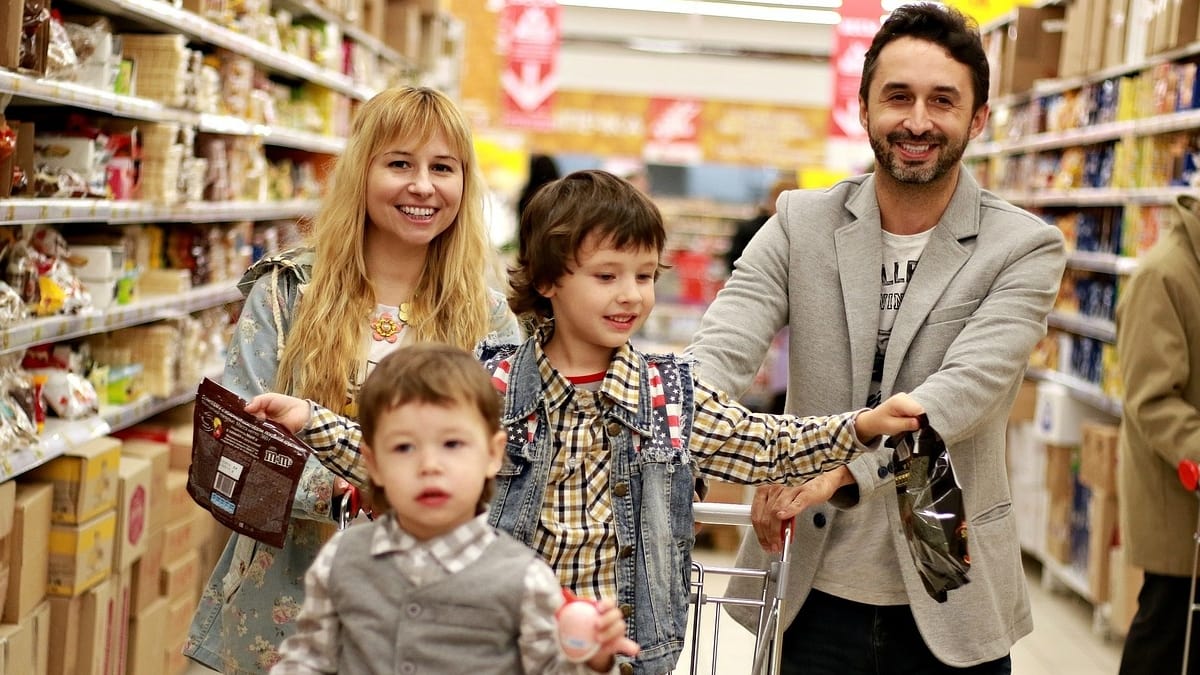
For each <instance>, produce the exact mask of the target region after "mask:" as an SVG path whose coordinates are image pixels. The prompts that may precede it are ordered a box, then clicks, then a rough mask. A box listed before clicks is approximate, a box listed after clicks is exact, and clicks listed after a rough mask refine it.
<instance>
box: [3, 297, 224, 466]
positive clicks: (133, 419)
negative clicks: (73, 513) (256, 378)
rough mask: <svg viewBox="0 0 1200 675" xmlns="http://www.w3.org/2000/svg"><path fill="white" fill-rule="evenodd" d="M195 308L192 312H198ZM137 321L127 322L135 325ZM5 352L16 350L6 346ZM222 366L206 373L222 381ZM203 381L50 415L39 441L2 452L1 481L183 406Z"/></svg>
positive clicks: (215, 365)
mask: <svg viewBox="0 0 1200 675" xmlns="http://www.w3.org/2000/svg"><path fill="white" fill-rule="evenodd" d="M233 292H234V294H235V295H237V296H238V297H240V294H238V293H237V291H236V290H234V291H233ZM218 299H220V296H219V295H217V294H212V296H211V300H212V302H213V303H214V304H209V305H206V306H204V307H201V306H197V307H195V309H204V308H205V307H210V306H216V305H218V304H222V303H221V302H217V300H218ZM225 301H228V300H225ZM195 309H193V310H192V311H195ZM155 320H157V319H155V318H151V319H148V321H155ZM134 323H138V322H134ZM134 323H130V324H127V325H134ZM142 323H144V322H142ZM97 332H103V331H91V332H90V333H85V334H91V333H97ZM6 338H7V332H6ZM5 351H12V350H11V349H6V350H5ZM221 369H222V364H221V363H219V362H217V363H211V364H208V366H207V367H206V368H205V375H204V376H205V377H208V378H210V379H214V380H219V379H220V374H221ZM199 384H200V383H199V382H196V383H193V384H191V385H189V386H188V387H187V388H185V389H183V390H181V391H179V392H177V393H175V394H174V395H172V396H168V397H165V398H160V397H157V396H150V395H144V396H141V397H140V398H138V399H137V400H135V401H131V402H129V403H125V404H122V405H112V406H103V407H102V408H101V409H100V412H99V413H98V414H96V415H89V416H87V417H84V418H81V419H77V420H64V419H59V418H55V417H50V418H47V419H46V426H45V428H44V429H43V431H42V433H41V435H40V436H39V439H38V442H37V443H34V444H33V445H30V446H27V447H24V448H21V449H19V450H16V451H15V452H10V453H0V482H4V481H6V480H9V479H10V478H14V477H16V476H19V475H21V474H22V473H25V472H26V471H29V470H31V469H34V468H36V467H38V466H40V465H42V464H45V463H46V462H48V461H50V460H52V459H54V458H55V457H58V456H59V455H61V454H63V453H64V452H66V451H67V450H68V449H70V448H71V447H74V446H78V445H81V444H83V443H86V442H88V441H90V440H93V439H96V438H100V437H101V436H106V435H108V434H111V433H112V432H114V431H119V430H121V429H124V428H126V427H130V426H133V425H134V424H137V423H138V422H141V421H142V420H145V419H147V418H150V417H153V416H154V415H157V414H158V413H160V412H163V411H166V410H170V409H171V408H174V407H176V406H179V405H183V404H184V403H187V402H188V401H191V400H192V399H193V398H195V397H196V387H197V386H199Z"/></svg>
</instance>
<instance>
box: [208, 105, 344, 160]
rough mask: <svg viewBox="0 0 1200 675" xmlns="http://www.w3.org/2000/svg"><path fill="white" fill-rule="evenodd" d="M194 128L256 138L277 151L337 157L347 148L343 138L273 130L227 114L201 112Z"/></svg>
mask: <svg viewBox="0 0 1200 675" xmlns="http://www.w3.org/2000/svg"><path fill="white" fill-rule="evenodd" d="M196 126H197V128H198V129H199V130H200V131H207V132H208V133H212V134H228V135H232V136H259V137H261V138H262V139H263V143H265V144H266V145H272V146H275V147H280V148H294V149H296V150H307V151H308V152H320V153H324V154H327V155H336V154H339V153H341V152H342V151H343V150H345V149H346V139H344V138H341V137H338V136H325V135H322V134H315V133H313V132H311V131H301V130H299V129H287V128H283V127H273V126H270V125H267V124H258V123H256V122H250V121H247V120H243V119H241V118H238V117H230V116H229V115H214V114H211V113H200V114H198V115H197V123H196Z"/></svg>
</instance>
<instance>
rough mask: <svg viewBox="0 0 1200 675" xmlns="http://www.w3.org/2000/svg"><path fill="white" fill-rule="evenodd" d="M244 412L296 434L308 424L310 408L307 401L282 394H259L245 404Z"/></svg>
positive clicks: (310, 413)
mask: <svg viewBox="0 0 1200 675" xmlns="http://www.w3.org/2000/svg"><path fill="white" fill-rule="evenodd" d="M246 412H248V413H250V414H251V415H254V416H255V417H257V418H258V419H260V420H265V419H269V420H271V421H272V422H275V423H277V424H281V425H283V426H284V427H286V428H287V430H288V431H290V432H292V433H293V434H294V433H298V432H299V431H300V430H301V429H303V428H304V427H305V425H307V424H308V418H309V417H311V416H312V406H310V405H309V403H308V401H305V400H304V399H302V398H296V397H294V396H287V395H284V394H259V395H258V396H255V397H254V398H252V399H250V402H249V403H247V404H246Z"/></svg>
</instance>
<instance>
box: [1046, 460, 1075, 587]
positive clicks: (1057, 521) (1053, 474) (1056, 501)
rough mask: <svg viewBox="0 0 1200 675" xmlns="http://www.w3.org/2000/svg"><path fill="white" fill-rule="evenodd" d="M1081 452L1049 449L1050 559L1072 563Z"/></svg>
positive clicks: (1047, 552)
mask: <svg viewBox="0 0 1200 675" xmlns="http://www.w3.org/2000/svg"><path fill="white" fill-rule="evenodd" d="M1077 458H1078V448H1075V447H1073V446H1059V445H1047V446H1046V538H1045V542H1046V550H1045V553H1046V555H1048V556H1049V557H1051V558H1052V559H1054V560H1057V561H1058V562H1061V563H1064V564H1070V562H1071V516H1072V513H1073V509H1072V504H1073V500H1074V497H1075V489H1074V486H1075V466H1076V463H1077Z"/></svg>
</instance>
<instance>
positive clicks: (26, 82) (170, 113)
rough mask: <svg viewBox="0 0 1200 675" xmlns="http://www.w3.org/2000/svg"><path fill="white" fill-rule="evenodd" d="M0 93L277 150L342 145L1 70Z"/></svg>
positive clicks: (334, 149) (329, 149)
mask: <svg viewBox="0 0 1200 675" xmlns="http://www.w3.org/2000/svg"><path fill="white" fill-rule="evenodd" d="M0 93H9V94H13V95H14V96H15V97H17V99H18V100H17V104H18V105H20V104H23V103H53V104H59V105H67V106H72V107H76V108H86V109H88V110H95V111H97V112H102V113H108V114H110V115H114V116H117V117H122V118H129V119H135V120H145V121H148V122H170V123H174V124H184V125H189V126H194V127H197V128H198V129H199V130H200V131H206V132H209V133H213V134H229V135H234V136H259V137H261V138H262V139H263V143H266V144H267V145H273V146H277V147H282V148H294V149H297V150H307V151H309V152H320V153H325V154H331V155H332V154H338V153H340V152H342V150H344V149H345V147H346V140H345V139H344V138H339V137H335V136H323V135H321V134H315V133H312V132H308V131H300V130H296V129H286V128H280V127H273V126H269V125H266V124H257V123H255V122H250V121H247V120H243V119H241V118H238V117H231V116H229V115H216V114H211V113H197V112H195V111H192V110H182V109H180V108H172V107H169V106H165V105H163V104H162V103H159V102H158V101H152V100H150V99H145V98H138V97H136V96H124V95H122V94H114V93H112V92H107V91H101V90H99V89H92V88H90V87H85V86H82V85H79V84H75V83H74V82H59V81H57V80H48V79H45V78H38V77H30V76H28V75H22V74H20V73H12V72H8V71H4V70H0Z"/></svg>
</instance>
